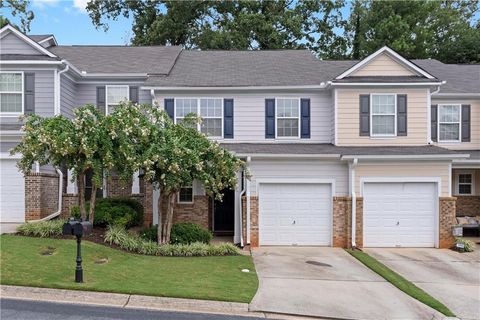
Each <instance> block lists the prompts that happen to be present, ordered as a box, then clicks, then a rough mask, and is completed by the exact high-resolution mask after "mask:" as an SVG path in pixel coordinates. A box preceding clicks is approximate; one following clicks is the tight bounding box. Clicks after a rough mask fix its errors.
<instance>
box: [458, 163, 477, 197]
mask: <svg viewBox="0 0 480 320" xmlns="http://www.w3.org/2000/svg"><path fill="white" fill-rule="evenodd" d="M472 171H473V189H474V193H473V195H475V196H480V169H453V173H452V194H453V195H454V196H455V195H456V194H457V173H459V172H472Z"/></svg>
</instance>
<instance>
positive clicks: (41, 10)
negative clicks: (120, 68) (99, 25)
mask: <svg viewBox="0 0 480 320" xmlns="http://www.w3.org/2000/svg"><path fill="white" fill-rule="evenodd" d="M86 3H87V0H31V4H30V9H31V10H32V11H33V12H34V14H35V18H34V19H33V20H32V23H31V24H30V32H29V34H54V35H55V38H56V39H57V42H58V44H60V45H70V44H118V45H125V44H127V43H129V42H130V38H131V37H132V36H133V34H132V32H131V29H132V19H126V18H123V17H119V18H118V21H109V26H110V28H109V30H108V31H107V32H105V31H103V29H98V30H97V29H96V28H95V26H94V25H93V23H92V21H91V19H90V17H89V16H88V14H87V12H86V10H85V6H86ZM4 16H5V17H7V18H8V19H11V20H12V21H13V22H14V23H15V22H18V19H15V18H12V17H11V15H10V14H9V13H8V12H6V13H4Z"/></svg>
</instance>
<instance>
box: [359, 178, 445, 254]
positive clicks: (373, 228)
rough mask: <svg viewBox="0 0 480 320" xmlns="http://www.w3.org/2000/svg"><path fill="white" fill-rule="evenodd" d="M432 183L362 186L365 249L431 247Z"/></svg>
mask: <svg viewBox="0 0 480 320" xmlns="http://www.w3.org/2000/svg"><path fill="white" fill-rule="evenodd" d="M436 194H437V192H436V184H434V183H420V182H407V183H365V185H364V189H363V245H364V246H365V247H434V246H435V221H436V219H435V217H436V212H437V209H436V208H437V201H438V198H437V196H436Z"/></svg>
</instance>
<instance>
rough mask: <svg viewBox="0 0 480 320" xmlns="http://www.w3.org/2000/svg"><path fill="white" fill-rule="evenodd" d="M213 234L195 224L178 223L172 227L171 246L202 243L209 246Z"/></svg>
mask: <svg viewBox="0 0 480 320" xmlns="http://www.w3.org/2000/svg"><path fill="white" fill-rule="evenodd" d="M212 238H213V234H212V233H211V232H210V231H208V230H206V229H204V228H202V227H200V226H199V225H198V224H195V223H189V222H186V223H176V224H174V225H173V227H172V233H171V236H170V243H171V244H190V243H194V242H201V243H206V244H209V243H210V241H211V240H212Z"/></svg>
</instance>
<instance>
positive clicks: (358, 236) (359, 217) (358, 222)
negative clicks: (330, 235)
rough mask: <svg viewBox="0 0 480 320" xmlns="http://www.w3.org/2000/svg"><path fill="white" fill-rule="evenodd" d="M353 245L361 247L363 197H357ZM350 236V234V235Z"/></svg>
mask: <svg viewBox="0 0 480 320" xmlns="http://www.w3.org/2000/svg"><path fill="white" fill-rule="evenodd" d="M355 223H356V225H355V245H356V246H357V247H359V248H362V247H363V198H362V197H357V207H356V212H355ZM350 238H351V236H350Z"/></svg>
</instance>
